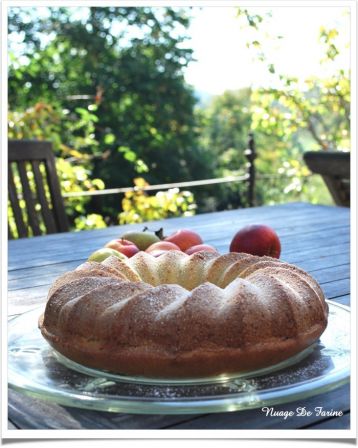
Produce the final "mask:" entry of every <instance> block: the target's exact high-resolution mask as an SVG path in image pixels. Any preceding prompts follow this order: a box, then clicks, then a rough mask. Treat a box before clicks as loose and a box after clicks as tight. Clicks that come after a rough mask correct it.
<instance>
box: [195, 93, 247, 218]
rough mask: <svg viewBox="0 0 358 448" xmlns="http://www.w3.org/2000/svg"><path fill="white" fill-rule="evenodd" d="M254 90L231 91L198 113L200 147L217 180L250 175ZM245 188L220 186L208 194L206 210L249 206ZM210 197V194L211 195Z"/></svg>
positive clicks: (241, 186)
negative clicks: (249, 149)
mask: <svg viewBox="0 0 358 448" xmlns="http://www.w3.org/2000/svg"><path fill="white" fill-rule="evenodd" d="M250 96H251V90H250V89H249V88H247V89H241V90H239V91H227V92H224V93H223V94H222V95H220V96H216V97H214V98H213V99H212V101H211V102H210V103H209V104H208V106H207V107H206V108H205V109H203V110H199V111H197V118H198V122H199V123H200V125H201V130H200V144H201V146H202V148H203V149H204V151H205V153H206V154H208V158H210V164H211V167H212V170H213V174H214V176H215V177H223V176H231V175H240V174H243V173H245V172H246V164H247V159H246V157H245V155H244V152H245V149H246V148H247V140H248V134H249V131H250V125H251V115H250V104H251V103H250ZM245 188H246V187H245V185H244V184H237V183H234V184H224V185H216V186H215V187H214V188H211V191H210V190H209V189H207V190H206V198H205V201H204V204H202V205H201V207H202V208H206V209H208V210H210V209H224V208H236V207H239V206H245V205H246V200H245V197H244V191H245ZM209 191H210V193H209V194H208V192H209Z"/></svg>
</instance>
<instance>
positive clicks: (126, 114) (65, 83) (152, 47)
mask: <svg viewBox="0 0 358 448" xmlns="http://www.w3.org/2000/svg"><path fill="white" fill-rule="evenodd" d="M46 11H47V16H46V17H40V18H38V17H37V18H36V20H35V14H36V11H35V10H34V9H33V8H20V9H19V8H12V9H11V10H10V15H9V32H10V36H11V33H16V34H18V35H22V36H23V40H24V48H23V50H22V55H21V57H22V59H23V60H24V62H25V63H24V64H22V65H21V64H20V63H19V55H16V56H15V55H14V54H12V63H11V65H10V71H9V103H10V107H11V108H12V109H14V110H17V109H20V110H21V109H25V108H26V107H28V106H29V105H33V104H35V103H36V102H38V101H39V100H41V101H44V102H47V103H50V104H52V105H53V106H58V107H59V108H61V109H62V110H65V111H67V113H68V115H69V116H71V114H76V113H82V114H86V113H91V107H93V105H95V107H96V116H97V121H96V123H95V130H94V132H93V141H94V142H97V143H96V144H89V145H88V146H87V147H83V148H81V152H82V153H87V154H88V155H90V156H91V164H92V167H91V171H92V176H93V177H95V178H100V179H102V180H103V181H104V183H105V185H106V187H108V188H111V187H118V186H129V185H131V184H132V179H133V178H134V177H136V176H137V175H138V173H139V174H140V175H142V176H143V175H144V174H145V177H146V180H147V181H148V182H149V183H160V182H170V181H180V180H187V179H193V178H194V179H195V178H201V177H203V176H204V173H205V174H206V173H207V159H206V158H205V157H204V156H203V155H202V153H201V151H200V150H199V149H198V147H197V145H196V137H197V136H196V132H195V120H194V114H193V108H194V104H195V98H194V95H193V92H192V90H191V88H189V87H188V86H187V85H186V84H185V82H184V77H183V68H184V67H185V66H186V65H187V64H188V63H189V61H190V60H191V58H192V51H191V50H190V49H188V48H187V47H186V46H185V36H184V37H182V35H181V34H182V33H184V31H185V28H186V27H187V26H188V24H189V18H188V16H187V14H186V13H185V11H184V10H174V9H171V8H146V7H143V8H133V7H123V8H122V7H106V8H97V7H96V8H81V16H78V15H76V11H77V8H48V9H47V10H46ZM77 12H78V11H77ZM78 17H79V18H78ZM178 29H179V32H178ZM44 36H49V37H48V38H45V37H44ZM12 53H13V52H12ZM89 109H90V110H89ZM59 155H62V154H59ZM119 208H120V206H119V199H118V197H114V196H106V197H105V198H103V197H102V198H101V199H98V198H96V199H93V200H92V201H91V202H90V204H89V205H88V206H87V211H89V212H93V211H95V212H100V213H102V214H103V213H104V214H106V215H108V216H116V215H117V213H118V211H119Z"/></svg>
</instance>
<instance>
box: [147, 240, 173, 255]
mask: <svg viewBox="0 0 358 448" xmlns="http://www.w3.org/2000/svg"><path fill="white" fill-rule="evenodd" d="M168 250H180V248H179V247H178V246H177V245H176V244H174V243H169V241H159V242H158V243H153V244H151V245H150V246H149V247H148V248H147V249H146V250H145V251H146V252H148V254H150V253H153V252H155V251H168Z"/></svg>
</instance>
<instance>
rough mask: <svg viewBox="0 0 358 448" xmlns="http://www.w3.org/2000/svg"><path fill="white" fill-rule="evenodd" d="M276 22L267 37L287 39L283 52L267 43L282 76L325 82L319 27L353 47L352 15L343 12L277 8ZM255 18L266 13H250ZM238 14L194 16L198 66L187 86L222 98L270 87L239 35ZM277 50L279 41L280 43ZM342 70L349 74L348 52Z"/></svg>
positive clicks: (215, 10)
mask: <svg viewBox="0 0 358 448" xmlns="http://www.w3.org/2000/svg"><path fill="white" fill-rule="evenodd" d="M269 9H271V10H272V18H271V20H269V21H268V22H265V24H264V27H265V28H266V30H267V32H268V33H269V34H271V35H272V34H273V33H278V34H280V35H282V36H283V37H284V38H283V39H281V40H280V41H279V43H280V48H274V47H273V45H271V44H270V40H269V39H266V40H265V46H266V47H267V48H266V51H267V53H268V54H269V55H270V56H269V57H270V61H271V60H272V62H273V63H274V64H275V66H276V67H277V69H278V71H281V72H282V73H285V74H291V75H295V76H297V77H299V78H300V77H301V78H302V79H303V78H305V77H307V76H311V75H317V76H325V75H327V71H326V70H327V69H323V68H322V67H321V66H320V64H319V61H320V59H321V57H322V46H320V45H319V43H318V36H319V29H320V26H322V25H323V26H325V27H337V28H338V30H339V32H340V38H341V39H342V40H343V41H344V42H346V41H347V42H349V33H350V30H349V24H350V18H349V14H347V13H346V14H344V11H345V8H344V7H337V6H336V7H327V6H325V7H322V6H320V7H310V6H304V7H287V6H286V7H276V8H269ZM249 10H250V11H253V12H255V13H257V14H262V13H264V12H265V11H267V10H268V8H267V7H264V8H262V7H261V8H258V7H256V8H253V7H251V8H249ZM236 11H237V10H236V8H232V7H223V6H219V7H209V6H206V7H204V8H201V10H196V11H193V19H192V23H191V26H190V28H189V35H190V36H191V41H190V45H191V47H192V48H193V50H194V57H195V58H196V59H197V62H192V63H190V65H189V67H188V68H187V69H186V72H185V78H186V81H187V82H188V83H189V84H191V85H193V86H194V87H195V90H198V91H203V92H205V93H207V94H210V95H218V94H221V93H222V92H224V91H225V90H235V89H239V88H241V87H245V86H257V85H269V84H270V83H271V82H272V77H270V75H269V74H268V73H267V70H265V69H264V66H263V65H262V63H261V64H260V63H258V62H257V61H254V60H253V58H252V56H253V54H252V52H251V51H249V50H248V48H247V47H246V41H247V36H248V35H247V32H246V34H244V32H243V30H242V29H240V26H241V23H242V22H241V21H239V20H238V18H237V17H236V13H237V12H236ZM276 44H277V41H276ZM340 64H342V66H343V67H345V68H349V52H347V53H346V54H345V55H344V56H342V58H341V61H340Z"/></svg>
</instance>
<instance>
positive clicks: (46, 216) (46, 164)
mask: <svg viewBox="0 0 358 448" xmlns="http://www.w3.org/2000/svg"><path fill="white" fill-rule="evenodd" d="M8 143H9V146H8V188H9V204H10V206H11V210H12V214H13V217H14V221H15V223H16V229H17V232H18V236H19V238H24V237H28V236H31V234H32V235H34V236H35V235H42V234H44V233H58V232H67V231H68V230H69V225H68V220H67V216H66V212H65V207H64V203H63V198H62V196H61V189H60V183H59V180H58V176H57V172H56V165H55V157H54V154H53V151H52V145H51V143H50V142H46V141H40V140H9V142H8ZM25 210H26V212H25ZM23 211H24V212H25V213H23ZM8 230H9V238H13V235H12V232H11V229H10V226H8Z"/></svg>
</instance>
